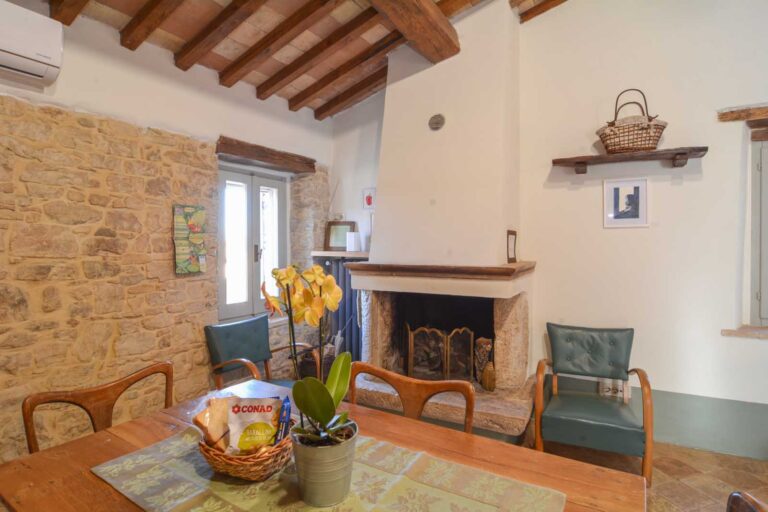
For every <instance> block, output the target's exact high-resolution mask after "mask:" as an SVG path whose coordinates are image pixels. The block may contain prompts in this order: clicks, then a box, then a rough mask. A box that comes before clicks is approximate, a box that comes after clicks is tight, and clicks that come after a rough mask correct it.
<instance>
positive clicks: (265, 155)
mask: <svg viewBox="0 0 768 512" xmlns="http://www.w3.org/2000/svg"><path fill="white" fill-rule="evenodd" d="M216 153H217V154H218V155H219V158H221V159H222V160H225V161H230V162H235V163H245V164H257V165H259V166H261V167H266V168H268V169H274V170H277V171H287V172H293V173H297V174H308V173H313V172H315V164H316V160H315V159H314V158H309V157H306V156H301V155H297V154H295V153H288V152H287V151H280V150H279V149H272V148H268V147H265V146H260V145H258V144H251V143H250V142H244V141H242V140H237V139H233V138H230V137H225V136H223V135H222V136H221V137H219V140H218V142H217V143H216Z"/></svg>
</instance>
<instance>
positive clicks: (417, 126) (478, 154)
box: [370, 0, 519, 266]
mask: <svg viewBox="0 0 768 512" xmlns="http://www.w3.org/2000/svg"><path fill="white" fill-rule="evenodd" d="M518 26H519V23H518V21H517V16H516V15H515V14H514V13H513V12H512V10H511V9H510V8H509V4H508V2H506V1H505V0H492V1H490V2H488V3H486V4H483V6H482V7H481V8H478V9H474V10H472V11H470V12H469V13H467V14H465V15H464V16H462V17H461V18H460V19H459V20H458V21H456V22H455V27H456V31H457V32H458V34H459V40H460V43H461V52H460V53H459V54H458V55H456V56H455V57H453V58H451V59H448V60H445V61H443V62H441V63H439V64H437V65H434V66H433V65H431V64H430V63H429V62H428V61H427V60H426V59H424V58H423V57H421V56H420V55H419V54H417V53H416V52H415V51H414V50H412V49H411V48H410V47H407V46H404V47H401V48H399V49H398V50H397V51H395V52H393V53H392V54H390V57H389V76H388V80H387V91H386V100H385V107H384V124H383V133H382V141H381V152H380V168H381V172H380V173H379V177H378V184H377V193H378V197H377V200H378V206H377V212H376V215H375V220H374V226H373V239H372V242H371V255H370V258H371V261H372V262H375V263H403V264H435V263H437V264H443V265H479V266H482V265H499V264H502V263H506V261H507V260H506V230H507V229H508V228H509V227H513V226H514V225H515V224H516V220H517V217H518V208H517V190H518V188H517V187H512V186H510V185H511V183H514V182H516V179H517V176H516V175H517V165H516V164H517V159H516V158H513V155H512V151H511V150H510V147H512V148H514V147H515V144H516V138H517V130H516V125H517V116H515V115H514V111H515V108H516V101H515V100H514V99H513V98H512V97H511V95H512V93H513V91H514V90H515V89H516V87H517V62H516V59H515V58H514V55H513V49H514V48H515V47H516V46H517V44H516V38H517V31H518ZM437 113H441V114H443V115H444V116H445V119H446V123H445V126H444V127H443V128H442V129H441V130H439V131H432V130H430V129H429V127H428V125H427V122H428V120H429V118H430V117H431V116H432V115H433V114H437Z"/></svg>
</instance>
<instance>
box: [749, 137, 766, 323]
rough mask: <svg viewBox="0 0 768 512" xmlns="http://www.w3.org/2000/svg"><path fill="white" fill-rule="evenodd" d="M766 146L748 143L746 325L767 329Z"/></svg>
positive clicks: (759, 143)
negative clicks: (748, 285)
mask: <svg viewBox="0 0 768 512" xmlns="http://www.w3.org/2000/svg"><path fill="white" fill-rule="evenodd" d="M764 171H768V142H753V143H752V251H751V252H752V254H751V260H752V273H751V274H752V279H751V290H750V291H751V294H750V296H751V301H750V303H751V307H750V324H751V325H754V326H768V177H766V176H764Z"/></svg>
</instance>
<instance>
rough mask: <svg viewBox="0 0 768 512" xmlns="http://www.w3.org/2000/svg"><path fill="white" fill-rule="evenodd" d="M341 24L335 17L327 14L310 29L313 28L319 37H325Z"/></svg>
mask: <svg viewBox="0 0 768 512" xmlns="http://www.w3.org/2000/svg"><path fill="white" fill-rule="evenodd" d="M340 26H341V23H339V22H338V21H336V20H335V19H334V18H333V17H331V16H326V17H325V18H323V19H321V20H320V21H318V22H317V23H315V24H314V25H312V28H310V29H309V30H311V31H312V32H313V33H314V34H315V35H316V36H317V37H319V38H321V39H325V38H326V37H328V36H329V35H330V34H331V32H333V31H334V30H336V29H337V28H339V27H340Z"/></svg>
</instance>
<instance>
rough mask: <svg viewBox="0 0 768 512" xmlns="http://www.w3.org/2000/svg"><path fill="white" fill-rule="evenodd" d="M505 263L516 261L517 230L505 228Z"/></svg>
mask: <svg viewBox="0 0 768 512" xmlns="http://www.w3.org/2000/svg"><path fill="white" fill-rule="evenodd" d="M507 263H517V231H514V230H512V229H508V230H507Z"/></svg>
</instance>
